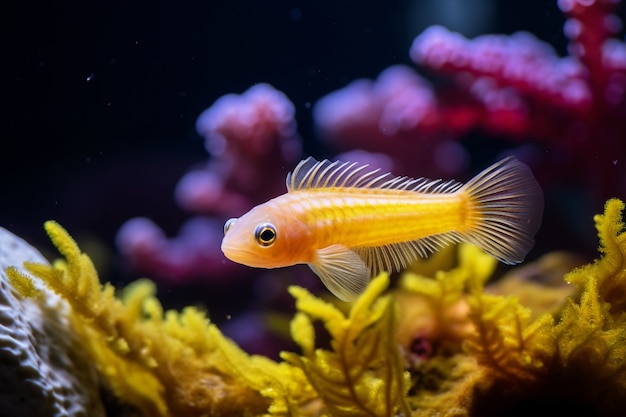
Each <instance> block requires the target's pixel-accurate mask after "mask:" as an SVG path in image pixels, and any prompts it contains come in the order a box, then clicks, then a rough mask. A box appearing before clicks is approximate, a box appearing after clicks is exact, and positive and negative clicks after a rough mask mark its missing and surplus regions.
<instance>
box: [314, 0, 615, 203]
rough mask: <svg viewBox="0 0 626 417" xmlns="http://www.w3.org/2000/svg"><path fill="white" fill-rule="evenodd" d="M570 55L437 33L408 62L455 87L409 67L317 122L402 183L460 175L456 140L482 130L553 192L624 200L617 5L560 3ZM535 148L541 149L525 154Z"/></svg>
mask: <svg viewBox="0 0 626 417" xmlns="http://www.w3.org/2000/svg"><path fill="white" fill-rule="evenodd" d="M558 4H559V7H560V8H561V10H562V11H563V13H564V14H565V15H566V16H567V17H568V20H567V22H566V24H565V35H566V36H567V38H568V40H569V42H570V43H569V52H570V56H567V57H564V58H560V57H558V56H557V54H556V53H555V51H554V49H553V48H552V47H551V46H550V45H549V44H547V43H544V42H542V41H540V40H538V39H537V38H535V37H534V36H533V35H532V34H530V33H526V32H518V33H515V34H513V35H510V36H505V35H484V36H480V37H477V38H476V39H473V40H468V39H465V38H464V37H463V36H462V35H460V34H458V33H452V32H450V31H448V30H447V29H445V28H443V27H441V26H432V27H430V28H428V29H426V30H425V31H424V32H423V33H422V34H420V35H419V36H418V37H417V38H416V39H415V41H414V42H413V45H412V47H411V50H410V55H411V58H412V59H413V61H414V62H415V63H416V64H417V65H418V66H419V67H421V68H424V69H427V70H430V71H431V72H433V73H434V74H436V75H439V76H444V77H449V78H450V80H449V82H448V83H447V84H444V83H440V84H441V86H439V87H437V88H433V87H432V86H431V85H430V84H429V82H427V81H426V80H424V79H423V78H422V77H420V76H419V75H417V74H416V73H415V72H414V71H412V70H411V69H410V68H408V67H391V68H389V69H387V70H385V71H383V72H382V73H381V74H380V76H379V77H378V79H377V80H376V81H374V82H371V81H368V80H358V81H354V82H353V83H351V84H350V85H348V86H347V87H345V88H343V89H341V90H339V91H336V92H334V93H331V94H329V95H327V96H326V97H323V98H322V99H320V100H319V101H318V102H317V103H316V104H315V107H314V116H315V122H316V124H317V126H318V128H319V130H320V132H321V133H322V135H323V136H325V137H326V138H328V139H329V140H330V141H331V143H332V145H333V146H334V147H335V148H336V149H339V150H347V149H352V148H361V149H365V150H369V151H373V152H384V153H387V154H388V155H390V156H392V157H393V160H394V164H395V168H396V170H397V171H398V172H400V173H404V174H408V175H411V174H415V172H414V171H413V170H412V169H413V167H416V166H419V167H420V174H422V175H426V176H437V175H443V174H458V173H459V172H462V170H463V169H464V168H465V166H466V165H467V162H468V158H469V156H468V154H467V152H466V151H465V148H464V146H463V145H462V144H460V143H459V142H458V140H459V139H460V138H461V137H462V136H463V135H464V134H466V133H468V132H470V131H474V130H482V131H484V132H485V133H487V134H489V135H491V136H492V137H495V138H506V139H508V140H509V141H511V142H512V143H513V144H514V145H517V146H519V147H518V148H517V149H512V150H510V151H509V152H511V153H517V154H518V157H519V158H520V159H522V160H524V161H526V162H528V163H530V164H531V165H532V166H533V167H535V168H536V171H537V172H538V173H539V177H540V178H541V179H542V180H543V181H544V183H545V184H546V185H547V184H557V185H560V186H566V185H569V184H572V183H579V184H582V185H584V187H585V188H584V189H585V191H586V192H588V193H590V194H591V195H593V196H594V197H596V199H600V200H599V201H604V199H606V198H609V197H611V196H613V195H616V194H619V193H622V194H623V193H624V192H626V180H624V178H626V174H625V171H624V167H626V146H624V141H623V140H622V139H623V138H624V137H625V136H626V96H625V92H626V45H625V44H624V42H623V41H621V40H618V39H617V38H612V36H615V35H616V34H617V33H619V31H620V30H621V21H620V19H619V18H618V17H617V15H615V14H613V13H614V12H615V10H616V9H617V7H618V5H619V1H614V0H597V1H585V2H583V1H575V0H567V1H559V3H558ZM530 143H534V146H533V145H530Z"/></svg>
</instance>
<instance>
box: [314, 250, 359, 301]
mask: <svg viewBox="0 0 626 417" xmlns="http://www.w3.org/2000/svg"><path fill="white" fill-rule="evenodd" d="M309 266H310V267H311V269H312V270H313V272H315V273H316V274H317V276H319V277H320V279H321V280H322V282H323V283H324V285H326V287H327V288H328V289H329V290H330V292H332V293H333V294H334V295H335V296H337V298H340V299H342V300H344V301H352V300H354V299H355V298H356V297H357V296H358V295H359V294H361V293H362V292H363V291H364V290H365V287H367V283H368V282H369V280H370V270H369V268H368V267H367V266H366V265H365V263H364V262H363V260H362V259H361V257H360V256H359V255H357V254H356V253H355V252H353V251H352V250H350V249H348V248H347V247H345V246H343V245H331V246H328V247H326V248H323V249H320V250H318V251H317V259H316V260H315V262H313V263H310V264H309Z"/></svg>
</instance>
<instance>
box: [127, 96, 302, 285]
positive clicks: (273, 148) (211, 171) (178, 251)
mask: <svg viewBox="0 0 626 417" xmlns="http://www.w3.org/2000/svg"><path fill="white" fill-rule="evenodd" d="M196 130H197V131H198V133H199V134H200V135H201V136H202V137H204V139H205V147H206V149H207V151H208V152H209V153H210V154H211V159H210V160H209V161H208V162H207V163H206V164H204V165H201V166H199V167H196V168H194V169H193V170H191V171H190V172H188V173H187V174H186V175H185V176H184V177H183V178H181V180H180V181H179V183H178V186H177V188H176V191H175V196H176V200H177V202H178V204H179V205H180V206H181V208H183V209H185V210H188V211H190V212H193V213H199V214H202V215H203V216H202V217H197V218H193V219H191V220H189V221H188V223H186V224H184V225H183V226H182V227H181V229H180V231H179V235H178V236H177V237H174V238H171V239H170V238H167V237H166V235H165V233H164V232H163V231H162V230H161V229H160V228H159V226H158V225H156V224H155V223H154V222H153V221H151V220H149V219H145V218H137V219H131V220H129V221H128V222H127V223H125V224H124V225H123V226H122V227H121V229H120V230H119V232H118V234H117V239H116V241H117V246H118V248H119V250H120V252H121V253H122V255H123V256H124V257H125V258H126V259H127V261H128V263H129V264H130V266H131V267H132V268H133V269H134V270H136V271H141V272H142V273H145V274H149V275H151V276H153V277H154V278H156V279H169V280H173V281H174V282H179V283H180V282H183V281H189V280H193V279H198V278H202V279H204V280H209V281H212V282H217V281H219V282H222V283H223V282H225V281H228V280H231V279H232V278H236V277H241V276H245V274H243V273H242V271H244V269H243V268H241V267H239V266H237V265H235V264H233V263H232V262H227V261H226V258H224V256H223V255H222V254H221V253H219V252H217V251H214V250H213V248H215V247H218V246H219V242H220V241H221V238H222V236H223V224H224V220H225V219H227V218H228V217H232V216H238V215H240V214H242V213H243V212H245V211H246V210H248V209H249V208H250V207H252V206H254V205H255V204H258V203H260V202H263V201H265V200H267V199H269V198H270V197H274V196H275V195H277V194H279V193H281V192H283V190H284V183H285V175H286V171H287V170H288V169H289V168H291V167H292V166H293V165H294V163H295V162H296V160H297V159H298V158H299V156H300V138H299V137H298V134H297V132H296V123H295V120H294V108H293V105H292V104H291V102H290V101H289V100H288V99H287V97H286V96H285V95H284V94H282V93H281V92H279V91H277V90H275V89H274V88H272V87H271V86H269V85H267V84H257V85H255V86H253V87H251V88H250V89H248V90H247V91H246V92H244V93H243V94H241V95H235V94H228V95H226V96H223V97H221V98H220V99H218V100H217V101H216V102H215V103H214V104H213V105H212V106H211V107H210V108H208V109H206V110H205V111H204V112H203V113H202V114H201V115H200V116H199V117H198V120H197V123H196ZM205 216H209V217H205Z"/></svg>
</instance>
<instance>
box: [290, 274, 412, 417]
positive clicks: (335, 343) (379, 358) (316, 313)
mask: <svg viewBox="0 0 626 417" xmlns="http://www.w3.org/2000/svg"><path fill="white" fill-rule="evenodd" d="M388 284H389V277H388V276H387V275H385V274H383V275H380V276H378V277H377V278H375V279H374V280H373V281H372V283H371V284H370V286H369V287H368V289H367V291H366V292H365V293H364V294H363V295H362V296H361V297H359V299H358V300H357V301H356V302H355V304H354V305H353V306H352V309H351V311H350V314H349V315H348V316H347V317H346V316H345V315H344V314H343V313H342V312H341V311H339V310H338V309H337V308H336V307H334V306H333V305H331V304H328V303H326V302H324V301H322V300H320V299H318V298H316V297H314V296H313V295H311V294H310V293H309V292H308V291H306V290H305V289H303V288H299V287H292V288H290V292H291V294H292V295H293V296H294V297H295V298H296V305H297V308H298V310H299V311H300V312H299V313H297V314H296V316H295V318H294V320H293V322H292V335H293V337H294V340H295V341H296V342H297V343H298V344H299V345H300V347H301V348H302V352H303V354H302V356H299V355H296V354H292V353H283V355H282V356H283V358H284V359H286V360H287V361H289V362H290V363H292V364H294V365H296V366H297V367H299V368H301V369H302V370H303V371H304V373H305V374H306V376H307V377H308V379H309V381H310V383H311V385H312V386H313V387H314V388H315V390H316V391H317V393H318V395H319V396H320V397H321V399H322V400H323V401H324V405H325V410H326V412H327V413H328V415H331V416H386V417H391V416H395V415H398V412H400V413H402V415H405V416H408V415H409V408H408V403H407V402H406V398H405V393H406V391H407V389H408V374H405V372H404V365H403V363H402V359H401V356H400V352H399V350H398V345H397V344H396V342H395V337H394V336H395V329H396V320H397V318H396V316H397V311H396V305H395V303H394V300H393V298H391V297H390V296H384V297H380V298H379V295H380V293H381V292H382V291H384V290H385V289H386V288H387V286H388ZM312 319H316V320H322V322H323V323H324V326H325V327H326V329H327V330H328V333H329V334H330V336H331V348H332V349H331V350H326V349H320V348H317V349H316V348H315V331H314V328H313V323H312Z"/></svg>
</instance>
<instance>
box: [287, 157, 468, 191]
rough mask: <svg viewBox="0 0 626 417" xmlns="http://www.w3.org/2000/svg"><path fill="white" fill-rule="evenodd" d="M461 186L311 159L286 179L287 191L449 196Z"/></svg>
mask: <svg viewBox="0 0 626 417" xmlns="http://www.w3.org/2000/svg"><path fill="white" fill-rule="evenodd" d="M462 186H463V184H461V183H459V182H456V181H442V180H429V179H427V178H409V177H396V176H394V175H392V174H390V173H388V172H383V171H381V169H380V168H372V167H370V166H369V165H367V164H360V163H358V162H340V161H334V162H331V161H329V160H327V159H325V160H323V161H316V160H315V159H314V158H313V157H308V158H307V159H305V160H303V161H301V162H300V163H299V164H298V165H297V166H296V167H295V169H294V170H293V172H290V173H289V174H288V175H287V191H288V192H292V191H300V190H310V189H315V188H329V187H353V188H372V189H373V188H378V189H388V190H405V191H417V192H422V193H452V192H455V191H457V190H458V189H459V188H461V187H462Z"/></svg>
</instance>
